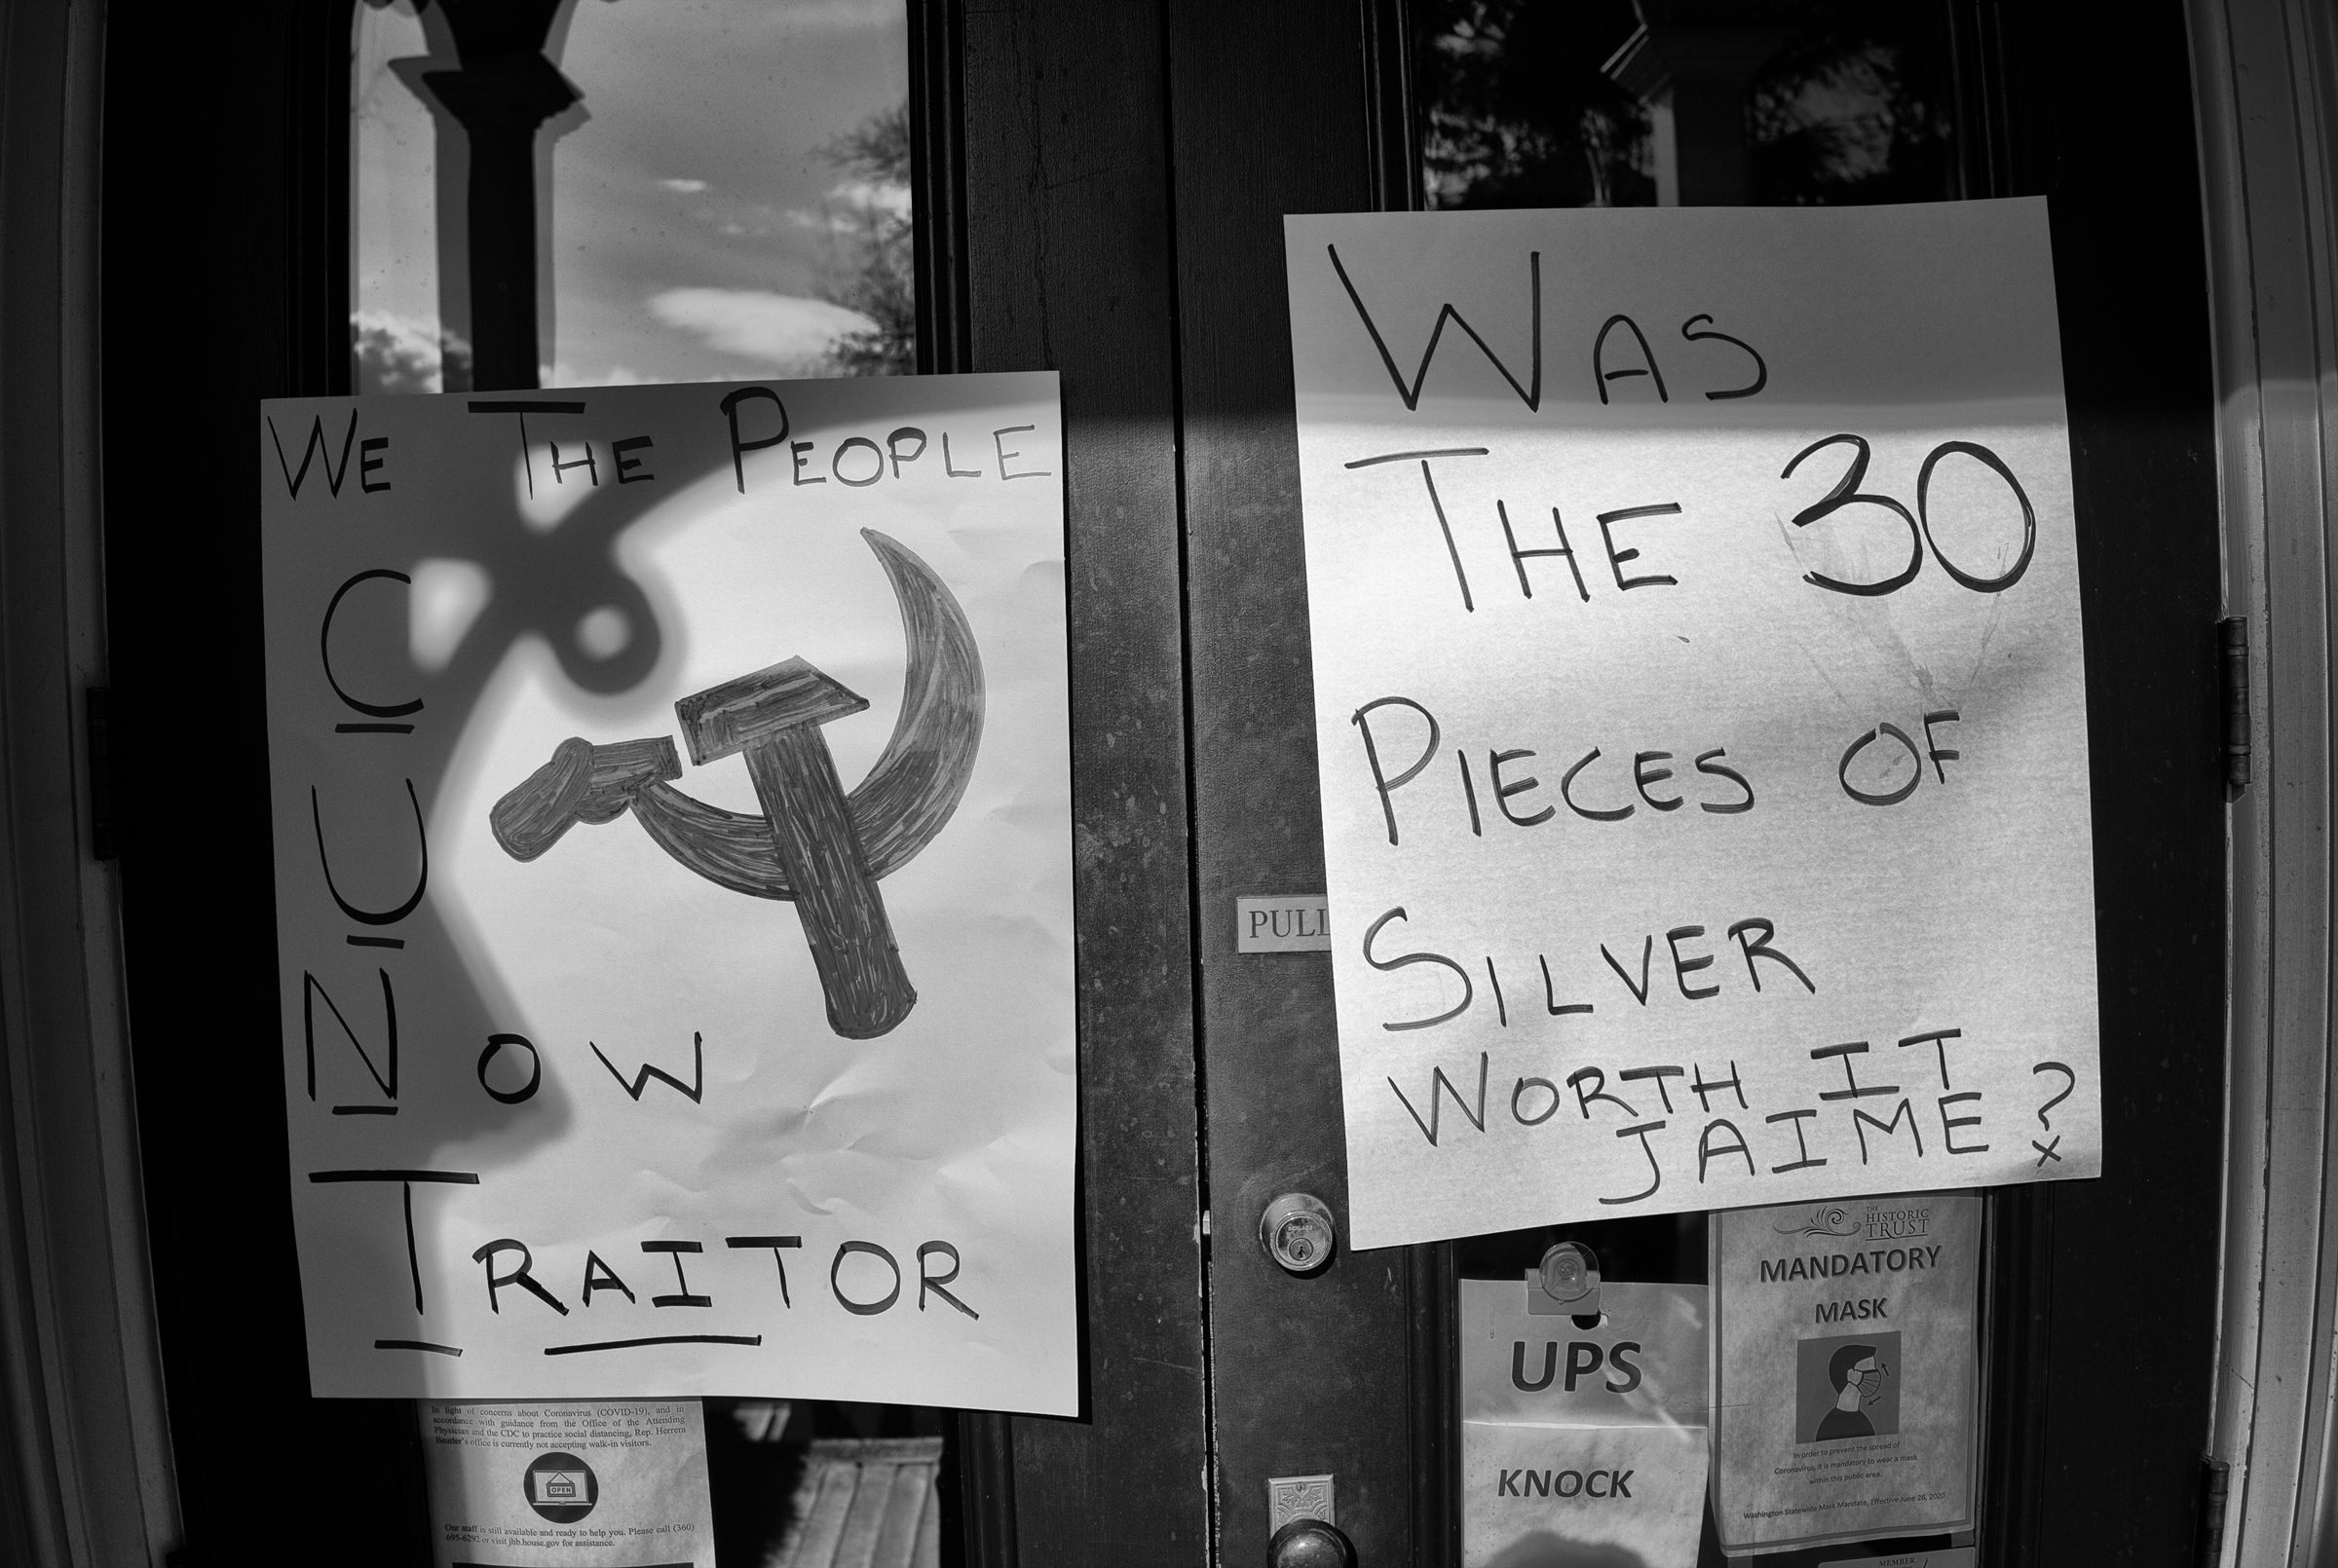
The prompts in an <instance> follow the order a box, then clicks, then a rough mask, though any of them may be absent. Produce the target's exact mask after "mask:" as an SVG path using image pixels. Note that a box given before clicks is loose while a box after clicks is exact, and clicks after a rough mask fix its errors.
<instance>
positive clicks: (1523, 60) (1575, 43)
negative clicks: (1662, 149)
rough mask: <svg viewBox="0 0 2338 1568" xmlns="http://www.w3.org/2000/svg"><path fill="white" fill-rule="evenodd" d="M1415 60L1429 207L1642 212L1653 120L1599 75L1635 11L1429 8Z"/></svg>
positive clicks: (1490, 3) (1419, 10)
mask: <svg viewBox="0 0 2338 1568" xmlns="http://www.w3.org/2000/svg"><path fill="white" fill-rule="evenodd" d="M1414 16H1415V18H1416V19H1417V20H1416V23H1415V25H1416V28H1417V32H1416V33H1415V37H1416V39H1417V40H1418V43H1417V47H1416V48H1415V50H1414V72H1415V84H1416V88H1417V91H1418V94H1419V101H1420V105H1421V135H1420V146H1421V186H1422V195H1423V197H1424V199H1425V201H1426V204H1427V205H1429V206H1432V207H1508V206H1647V205H1653V204H1654V202H1655V200H1656V181H1655V178H1654V175H1653V173H1652V172H1651V170H1650V168H1649V167H1648V158H1649V152H1648V145H1647V142H1648V113H1647V109H1646V108H1645V106H1644V105H1642V104H1641V103H1640V99H1639V98H1638V97H1636V96H1634V95H1633V94H1632V93H1628V92H1626V91H1625V90H1624V89H1623V88H1621V87H1619V86H1617V85H1616V84H1615V83H1614V82H1613V81H1611V80H1609V78H1608V77H1607V76H1606V74H1605V73H1604V72H1603V71H1602V70H1601V66H1602V65H1603V64H1604V63H1605V62H1606V60H1607V59H1608V57H1609V56H1612V55H1613V54H1614V53H1615V52H1616V50H1618V49H1619V48H1621V47H1622V46H1623V44H1624V42H1625V40H1626V39H1628V38H1630V37H1631V36H1632V32H1633V29H1634V28H1635V27H1637V26H1638V25H1639V19H1638V18H1637V17H1636V16H1635V15H1634V13H1633V8H1632V5H1631V3H1630V0H1590V3H1586V4H1569V5H1547V4H1541V3H1538V0H1424V3H1422V4H1420V5H1418V6H1417V7H1416V8H1415V10H1414Z"/></svg>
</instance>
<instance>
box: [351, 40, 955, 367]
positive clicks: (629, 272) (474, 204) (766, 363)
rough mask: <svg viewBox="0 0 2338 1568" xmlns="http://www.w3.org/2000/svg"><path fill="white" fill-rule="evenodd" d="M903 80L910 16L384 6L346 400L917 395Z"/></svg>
mask: <svg viewBox="0 0 2338 1568" xmlns="http://www.w3.org/2000/svg"><path fill="white" fill-rule="evenodd" d="M907 62H908V22H907V11H906V7H905V6H904V5H903V4H902V0H795V3H773V0H660V3H659V4H657V5H647V4H640V3H634V4H610V3H605V0H604V3H595V0H537V3H535V4H520V5H512V4H508V3H506V0H368V3H367V4H366V5H364V6H361V7H359V8H358V13H357V19H356V24H355V33H354V37H353V39H352V72H353V77H352V83H351V88H352V96H351V108H352V125H351V131H352V134H351V161H352V197H351V208H350V219H351V246H350V250H351V264H352V280H351V281H352V289H351V296H352V311H351V316H352V321H351V328H352V353H353V370H354V376H353V385H354V386H355V388H356V390H358V391H359V392H442V391H444V392H452V391H466V390H471V388H473V387H474V386H477V387H481V388H484V387H488V386H496V387H511V386H526V385H553V386H572V387H573V386H593V385H608V384H613V383H624V382H651V381H689V380H742V379H751V378H758V377H770V376H773V375H780V376H811V375H884V374H896V373H901V372H906V371H908V370H910V369H912V368H913V367H914V360H915V352H916V351H915V345H916V327H917V302H916V291H915V286H914V276H913V271H912V266H911V246H912V240H911V227H912V212H911V200H910V189H909V131H908V111H907V106H906V96H905V94H906V91H907ZM572 95H573V98H574V101H573V102H571V101H569V99H570V98H571V96H572ZM514 116H517V117H518V118H519V119H520V120H522V121H524V122H525V125H526V126H527V127H529V128H532V129H531V130H529V131H525V132H524V134H526V135H529V136H532V140H530V141H527V142H526V143H525V144H524V145H522V146H519V147H517V148H515V149H513V148H504V149H500V150H499V148H497V147H496V146H494V145H491V144H490V139H489V138H490V131H489V130H488V129H487V128H489V127H491V126H493V127H497V128H499V131H498V132H497V133H502V131H501V130H500V128H504V127H507V126H508V125H509V122H511V121H512V119H513V117H514ZM474 137H475V138H477V139H476V140H475V144H474ZM507 164H509V165H511V166H512V171H511V172H510V173H509V174H505V173H501V172H499V171H502V170H504V168H505V166H506V165H507ZM491 166H492V167H491ZM499 177H505V178H517V179H519V180H520V181H521V183H520V185H519V187H518V189H517V191H516V195H515V196H513V197H511V198H509V199H491V200H489V201H487V203H486V204H485V205H480V203H481V186H480V183H479V182H481V181H484V180H491V179H495V178H499ZM530 181H532V184H531V183H529V182H530ZM531 195H532V198H533V207H534V212H533V221H532V223H530V222H526V221H525V208H526V207H527V206H528V205H530V204H529V198H530V196H531ZM499 222H507V223H508V222H517V224H518V227H519V230H520V232H519V233H518V234H516V235H515V236H513V237H510V239H509V242H508V243H490V242H491V241H493V240H494V238H495V237H493V236H489V235H487V234H484V233H481V232H477V231H480V230H484V229H487V228H491V227H493V226H495V225H496V224H498V223H499ZM529 296H532V297H529ZM499 313H501V314H499ZM506 315H515V316H517V317H522V319H517V320H509V319H504V318H503V317H504V316H506ZM498 345H505V346H506V347H505V348H504V349H503V350H502V351H501V354H502V357H501V359H499V358H498V357H497V355H498V353H499V349H498Z"/></svg>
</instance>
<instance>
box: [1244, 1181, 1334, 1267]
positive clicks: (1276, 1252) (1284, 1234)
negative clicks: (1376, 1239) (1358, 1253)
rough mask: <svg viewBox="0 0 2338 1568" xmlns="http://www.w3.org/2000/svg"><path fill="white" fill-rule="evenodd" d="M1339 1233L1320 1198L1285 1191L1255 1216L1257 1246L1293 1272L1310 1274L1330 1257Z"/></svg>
mask: <svg viewBox="0 0 2338 1568" xmlns="http://www.w3.org/2000/svg"><path fill="white" fill-rule="evenodd" d="M1338 1241H1339V1231H1338V1230H1337V1229H1336V1228H1335V1227H1334V1226H1333V1224H1332V1212H1331V1211H1330V1210H1329V1209H1326V1208H1325V1207H1324V1206H1323V1200H1322V1199H1321V1198H1317V1197H1314V1196H1313V1195H1311V1194H1308V1193H1304V1192H1286V1193H1284V1194H1283V1195H1282V1196H1281V1197H1279V1198H1277V1199H1275V1200H1274V1202H1272V1203H1270V1204H1268V1205H1267V1206H1266V1212H1265V1213H1263V1214H1261V1215H1259V1245H1260V1246H1261V1247H1263V1248H1264V1249H1266V1255H1267V1256H1268V1257H1271V1258H1273V1259H1274V1260H1275V1261H1276V1262H1277V1263H1280V1264H1281V1265H1282V1266H1283V1267H1284V1269H1286V1270H1287V1271H1289V1272H1290V1273H1293V1274H1312V1273H1314V1272H1315V1271H1316V1270H1317V1269H1319V1268H1321V1267H1323V1266H1324V1264H1326V1263H1328V1262H1330V1261H1331V1259H1332V1249H1333V1247H1334V1246H1335V1245H1337V1243H1338Z"/></svg>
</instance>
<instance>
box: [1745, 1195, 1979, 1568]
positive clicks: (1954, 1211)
mask: <svg viewBox="0 0 2338 1568" xmlns="http://www.w3.org/2000/svg"><path fill="white" fill-rule="evenodd" d="M1710 1235H1711V1242H1710V1252H1711V1266H1712V1280H1713V1324H1714V1329H1713V1337H1714V1407H1713V1434H1714V1465H1713V1515H1714V1522H1715V1525H1716V1529H1717V1530H1718V1532H1719V1536H1720V1543H1721V1547H1722V1549H1724V1550H1726V1551H1729V1552H1732V1553H1738V1554H1753V1553H1758V1552H1766V1551H1781V1550H1784V1549H1787V1548H1789V1547H1802V1546H1815V1545H1823V1544H1826V1543H1829V1542H1842V1541H1862V1540H1872V1539H1875V1538H1878V1537H1889V1536H1910V1535H1937V1534H1946V1533H1951V1532H1954V1531H1958V1530H1969V1529H1971V1528H1972V1527H1973V1475H1974V1465H1975V1462H1976V1456H1977V1454H1978V1449H1979V1436H1980V1434H1979V1430H1978V1411H1979V1403H1980V1355H1979V1338H1978V1327H1977V1320H1976V1310H1977V1298H1978V1294H1979V1284H1980V1246H1981V1201H1980V1197H1978V1196H1977V1195H1975V1194H1973V1193H1969V1192H1962V1193H1941V1192H1920V1193H1908V1194H1903V1195H1900V1196H1896V1197H1883V1198H1864V1199H1860V1200H1857V1201H1855V1202H1849V1203H1835V1204H1819V1205H1815V1206H1813V1205H1798V1206H1793V1205H1790V1206H1788V1207H1784V1208H1776V1209H1739V1210H1732V1211H1728V1212H1726V1213H1716V1214H1715V1215H1714V1216H1713V1228H1712V1231H1711V1233H1710Z"/></svg>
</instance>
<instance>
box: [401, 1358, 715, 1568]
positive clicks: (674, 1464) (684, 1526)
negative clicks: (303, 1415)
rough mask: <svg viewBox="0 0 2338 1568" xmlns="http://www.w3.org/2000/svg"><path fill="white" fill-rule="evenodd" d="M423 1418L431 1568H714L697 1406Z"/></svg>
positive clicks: (599, 1405) (617, 1403)
mask: <svg viewBox="0 0 2338 1568" xmlns="http://www.w3.org/2000/svg"><path fill="white" fill-rule="evenodd" d="M420 1410H421V1418H422V1427H423V1432H422V1442H423V1452H424V1455H425V1467H426V1473H427V1474H428V1475H429V1477H430V1487H431V1550H432V1554H433V1555H432V1561H433V1562H434V1564H435V1565H436V1568H714V1513H713V1505H712V1498H711V1494H710V1492H709V1488H708V1481H707V1472H706V1429H705V1426H704V1416H703V1414H702V1412H701V1409H700V1406H699V1404H698V1400H622V1401H621V1400H559V1401H550V1402H546V1403H539V1404H465V1403H454V1402H448V1401H440V1400H425V1401H423V1403H422V1404H421V1406H420Z"/></svg>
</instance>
